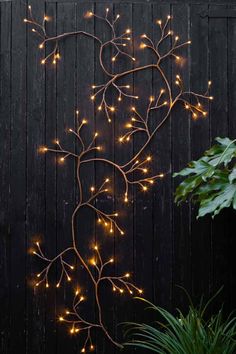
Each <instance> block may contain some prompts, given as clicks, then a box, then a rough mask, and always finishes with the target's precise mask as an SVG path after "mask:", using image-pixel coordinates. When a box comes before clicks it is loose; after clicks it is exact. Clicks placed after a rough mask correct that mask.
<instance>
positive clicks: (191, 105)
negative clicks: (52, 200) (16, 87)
mask: <svg viewBox="0 0 236 354" xmlns="http://www.w3.org/2000/svg"><path fill="white" fill-rule="evenodd" d="M28 9H29V17H28V18H27V19H24V22H26V23H28V24H30V25H32V31H33V32H34V33H35V34H37V35H38V36H39V38H40V40H41V42H40V44H39V48H40V49H42V48H44V47H45V46H46V44H47V43H49V42H51V43H53V49H52V50H51V51H50V53H49V54H48V55H47V56H46V57H44V58H43V59H42V60H41V64H42V65H44V64H46V63H47V62H48V61H51V62H52V63H53V64H54V65H56V64H57V62H58V60H60V59H61V56H60V49H59V42H60V41H62V40H63V39H65V38H67V37H70V36H79V35H83V36H86V37H90V38H92V39H94V40H95V41H96V42H98V44H99V47H100V50H99V62H100V66H101V68H102V70H103V72H104V73H105V74H106V75H107V77H108V79H107V82H105V83H103V84H94V85H92V89H93V93H92V95H91V97H90V99H91V100H92V101H95V99H96V100H99V103H98V105H97V109H98V110H99V111H104V113H105V116H106V117H107V119H108V122H111V121H112V113H113V112H115V111H116V107H115V106H113V105H111V104H110V103H109V102H108V98H107V97H108V92H109V91H110V89H115V91H116V92H117V94H118V101H121V100H122V99H123V98H128V99H131V100H132V101H133V100H137V99H138V96H136V95H133V94H130V93H129V92H130V88H131V87H130V85H129V84H127V85H123V84H122V85H120V84H119V79H121V78H124V77H128V76H130V75H131V74H134V73H137V72H140V71H144V70H149V69H151V70H156V71H157V72H158V73H159V75H160V77H161V78H162V80H163V82H164V88H161V89H160V91H159V93H158V95H157V96H156V97H154V96H151V97H150V98H149V103H148V105H147V109H146V112H145V115H142V114H141V113H140V112H139V111H138V109H137V108H136V107H135V106H133V107H131V118H130V121H128V122H127V124H126V128H127V131H126V133H124V134H123V135H122V136H120V137H119V139H118V140H119V142H120V143H125V142H128V141H130V139H131V138H132V137H133V136H134V135H136V134H137V133H142V134H143V144H142V145H141V147H140V148H139V150H138V151H137V152H136V153H135V154H134V155H133V156H132V157H131V158H130V159H129V160H128V161H126V162H125V163H123V164H118V163H116V162H114V161H112V160H110V159H106V158H103V157H97V155H96V157H91V152H94V151H96V152H97V154H99V151H100V150H101V147H100V146H99V145H97V137H98V133H97V132H95V133H94V135H93V137H92V138H91V141H90V143H89V144H86V143H85V140H84V138H83V134H84V133H83V131H84V129H86V128H85V126H86V125H87V123H88V122H87V120H85V119H83V120H80V119H79V112H78V111H76V115H77V117H78V127H77V128H76V129H75V130H74V129H69V130H68V132H69V133H71V134H72V135H74V136H75V137H76V139H77V142H78V152H77V153H75V152H73V151H69V150H67V149H65V148H64V147H63V146H62V145H61V143H60V142H59V140H56V141H55V145H56V147H55V148H49V147H46V146H44V147H40V149H39V150H40V152H42V153H46V152H50V153H55V154H57V155H58V156H59V158H58V162H59V163H63V162H64V161H65V160H66V159H69V158H72V159H74V160H75V162H76V172H77V173H76V178H77V184H78V189H79V201H78V204H77V205H76V207H75V209H74V211H73V214H72V217H71V236H72V238H71V246H70V247H68V248H66V249H64V250H62V251H61V252H60V253H59V254H57V255H56V256H55V257H54V258H49V257H48V256H46V255H45V253H44V252H43V250H42V248H41V245H40V243H39V242H36V245H35V249H34V251H33V254H34V255H36V256H37V257H38V258H40V259H41V260H42V261H44V263H45V266H44V268H43V269H42V271H41V272H40V273H38V274H37V277H36V278H37V280H36V282H35V286H37V287H38V286H40V285H42V284H44V285H45V287H46V288H49V287H50V283H49V272H50V269H51V267H52V266H53V265H54V264H55V263H59V264H60V267H61V272H60V276H59V279H58V280H57V283H56V287H57V288H59V287H60V285H61V283H62V281H63V279H64V277H65V278H66V279H67V281H69V282H70V281H72V277H71V272H72V271H73V270H74V266H73V265H71V264H69V263H68V262H67V261H66V260H65V257H66V256H67V255H68V254H69V253H71V254H74V255H75V256H76V258H77V260H78V261H79V263H80V264H81V265H82V266H83V269H84V270H85V272H87V274H88V276H89V278H90V281H91V284H92V286H93V289H94V293H95V303H96V308H97V311H98V319H97V321H95V322H90V321H89V320H87V319H86V318H84V317H82V315H81V304H82V302H83V301H84V300H85V298H84V296H83V295H81V293H80V291H79V290H76V291H75V294H74V300H73V303H72V309H71V310H70V311H66V313H65V315H63V316H62V315H61V316H60V317H59V321H61V322H65V323H66V324H68V325H69V326H70V333H71V334H77V333H84V334H85V336H84V337H85V342H84V345H83V347H82V349H81V353H85V352H86V351H87V350H93V349H94V344H93V342H92V337H91V331H92V330H94V329H100V330H102V331H103V332H104V334H105V335H106V336H107V338H108V339H109V340H110V341H111V342H112V343H113V344H114V345H116V346H118V347H122V345H121V344H119V343H118V342H117V341H116V340H115V339H113V338H112V337H111V334H110V333H109V332H108V330H107V328H106V325H105V323H104V318H103V317H104V316H103V311H102V308H101V299H100V294H99V288H100V286H101V284H102V283H105V282H107V283H108V284H110V285H111V289H112V290H113V291H114V292H118V293H120V294H122V293H124V292H126V293H128V294H131V295H133V294H142V289H140V288H138V287H137V286H136V285H134V284H133V283H132V282H131V281H130V280H129V278H130V274H129V273H126V274H123V275H121V276H110V275H105V273H104V270H107V269H109V265H111V264H112V263H113V262H114V258H111V259H108V260H105V261H104V260H103V258H102V256H101V253H100V249H99V246H98V245H95V246H94V248H93V252H94V257H93V258H92V259H91V260H90V261H89V262H87V260H86V259H85V257H84V256H83V255H82V254H81V252H80V250H79V248H78V245H77V238H76V226H75V223H76V218H77V215H78V213H79V212H80V210H81V209H83V208H88V209H91V210H92V211H93V212H94V213H95V215H96V217H97V221H98V223H99V224H101V225H103V226H104V228H105V229H106V230H107V231H108V232H109V233H110V234H113V233H114V232H115V231H116V232H118V233H119V234H120V235H124V230H123V229H122V227H121V226H120V225H119V223H118V221H117V220H118V216H119V215H118V212H110V213H107V212H105V211H103V210H102V209H100V208H98V207H97V206H96V204H95V201H96V200H97V199H98V198H99V197H100V196H101V195H104V194H109V191H110V188H109V183H110V178H105V179H104V181H103V183H102V184H101V185H100V186H92V187H91V188H90V195H89V197H85V193H84V192H85V190H84V187H83V184H82V180H81V167H82V166H83V165H86V164H93V163H102V164H104V165H108V166H110V167H112V168H113V169H114V170H115V171H117V172H118V174H119V176H120V178H121V181H123V185H124V191H123V200H124V202H128V201H129V190H130V186H132V185H137V186H139V187H141V189H142V190H143V191H146V190H147V189H148V187H149V186H150V185H152V184H153V183H154V182H155V181H156V180H157V179H160V178H163V177H164V174H163V173H158V174H153V175H152V174H150V173H149V170H150V165H151V162H152V157H151V156H148V155H145V154H146V150H147V148H148V145H149V143H150V141H151V140H152V139H153V137H154V136H155V135H156V133H157V132H158V130H159V129H160V128H161V127H162V125H163V124H164V123H165V122H166V121H167V119H168V118H169V117H170V114H171V112H172V110H173V108H174V106H176V104H177V103H180V104H182V105H183V106H184V108H185V109H186V110H188V111H190V112H191V114H192V117H193V119H196V118H198V117H200V116H202V117H205V116H206V115H207V111H206V109H205V108H204V102H203V103H202V101H208V100H212V99H213V97H212V96H210V95H209V87H210V85H211V82H210V81H209V82H208V89H207V91H206V92H205V93H204V94H199V93H195V92H193V91H187V90H185V89H184V83H183V81H182V78H181V76H180V75H176V78H175V85H176V87H177V93H176V94H174V93H173V91H172V88H171V83H170V82H169V80H168V78H167V75H166V73H165V72H164V70H163V69H162V67H161V64H162V62H163V61H164V60H167V59H171V58H174V59H175V60H176V61H177V62H178V61H180V60H181V58H180V57H179V55H177V53H178V50H179V49H181V48H182V47H185V46H187V45H190V44H191V41H189V40H188V41H187V42H184V43H180V42H179V37H178V36H174V33H173V31H171V30H170V29H169V27H170V26H169V22H170V20H171V16H167V18H166V20H165V21H164V22H162V21H161V20H158V21H157V25H158V26H159V27H160V38H159V40H158V41H157V43H156V44H155V43H154V42H153V40H152V39H151V38H149V37H148V36H147V35H146V34H143V35H142V36H141V44H140V49H147V50H150V51H151V52H152V53H153V54H154V56H155V58H156V62H155V63H150V64H146V65H144V66H138V65H137V66H135V65H134V67H133V68H132V69H129V70H124V71H122V72H119V73H117V74H114V73H112V72H110V70H109V69H108V68H107V67H106V65H105V63H104V60H103V53H104V49H105V48H106V47H107V46H112V47H113V49H114V51H113V55H112V57H111V61H112V62H115V61H116V60H117V59H118V58H119V56H125V57H127V58H128V59H129V60H131V61H133V62H134V64H135V58H134V57H133V56H132V55H130V54H129V53H128V52H126V51H125V48H126V47H127V43H129V42H130V41H131V40H132V38H131V34H132V31H131V29H126V30H125V31H124V33H122V34H121V35H118V34H117V33H116V28H115V24H116V22H117V21H118V19H119V18H120V15H116V17H115V19H114V20H111V19H110V17H111V16H110V15H109V9H108V8H107V9H106V10H105V15H104V16H99V15H97V14H95V13H93V12H91V11H89V12H87V13H86V14H85V18H88V19H89V18H91V17H95V18H97V19H98V20H101V21H103V22H104V23H105V24H106V25H107V26H108V27H109V28H110V29H111V39H109V40H107V41H105V42H103V41H102V40H101V39H100V38H98V37H97V36H95V35H94V34H91V33H88V32H85V31H82V30H79V31H73V32H67V33H62V34H59V35H56V36H53V37H50V36H49V35H48V34H47V32H46V27H45V23H46V22H47V21H48V20H49V18H48V16H46V15H45V16H44V18H43V21H42V23H39V22H37V21H36V20H35V19H34V18H33V15H32V12H31V7H30V6H29V8H28ZM170 37H171V38H172V45H171V47H170V49H169V50H167V51H166V52H165V53H162V52H161V51H160V46H161V44H162V43H163V42H165V40H167V39H168V38H170ZM123 48H124V49H123ZM157 111H159V112H160V113H162V112H163V118H162V119H161V121H160V122H159V123H157V124H156V126H155V127H154V128H152V129H151V127H150V125H151V124H150V114H151V113H152V112H157ZM152 126H153V123H152ZM92 268H94V269H92ZM106 274H107V273H106Z"/></svg>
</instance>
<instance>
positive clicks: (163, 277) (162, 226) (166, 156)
mask: <svg viewBox="0 0 236 354" xmlns="http://www.w3.org/2000/svg"><path fill="white" fill-rule="evenodd" d="M170 14H171V7H170V5H168V4H167V5H154V6H153V23H154V25H153V36H154V40H156V41H157V40H158V38H159V36H160V29H159V26H158V25H157V24H156V23H155V20H156V19H162V21H163V22H164V21H165V20H166V18H167V16H168V15H170ZM170 26H171V25H170ZM170 45H171V39H170V38H168V39H167V40H166V41H165V43H164V44H163V46H162V51H163V52H167V51H168V50H169V49H170ZM171 62H172V59H170V58H168V59H167V60H166V61H165V62H164V63H163V65H162V68H163V70H164V72H165V74H166V77H167V78H168V80H169V81H171ZM162 88H165V89H166V87H165V84H164V82H163V81H160V75H159V74H157V75H155V76H154V79H153V94H154V95H156V96H157V95H158V94H159V91H160V90H161V89H162ZM167 98H168V96H167V95H165V98H163V101H164V100H165V99H167ZM163 114H164V110H163V109H162V110H160V113H158V112H157V113H155V112H154V113H153V116H152V119H153V124H155V125H156V124H157V122H158V121H159V120H160V119H161V117H162V118H163ZM152 153H153V156H156V160H155V165H156V166H157V167H156V169H157V171H156V172H160V173H164V174H165V177H164V178H163V179H161V180H159V181H158V182H157V186H156V187H155V190H154V200H153V203H154V205H153V209H154V210H153V227H154V235H153V289H154V294H153V297H154V302H155V303H156V304H158V305H159V306H163V305H164V304H165V306H166V307H167V308H168V309H170V308H171V300H172V257H173V255H172V253H173V250H172V244H173V240H172V202H171V199H172V194H171V185H172V181H171V179H172V176H171V118H169V119H168V120H167V122H166V123H165V124H164V125H163V126H162V127H161V129H160V130H159V131H158V132H157V137H156V140H155V145H154V146H153V151H152Z"/></svg>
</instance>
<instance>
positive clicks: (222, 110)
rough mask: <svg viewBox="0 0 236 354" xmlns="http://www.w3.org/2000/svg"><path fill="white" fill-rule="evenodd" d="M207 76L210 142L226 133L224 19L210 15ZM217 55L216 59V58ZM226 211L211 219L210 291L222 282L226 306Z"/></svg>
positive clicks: (220, 7) (227, 250)
mask: <svg viewBox="0 0 236 354" xmlns="http://www.w3.org/2000/svg"><path fill="white" fill-rule="evenodd" d="M225 8H226V7H225V6H212V7H210V9H211V10H224V9H225ZM209 52H210V76H211V77H212V80H213V82H215V85H214V84H213V90H212V95H213V96H214V98H215V99H214V101H213V103H212V104H211V133H210V134H211V142H213V140H214V139H215V137H217V136H221V137H224V136H228V133H229V131H228V104H227V99H228V86H227V85H228V82H227V80H228V74H227V73H228V67H227V57H228V46H227V19H221V18H213V19H210V22H209ZM216 58H217V60H216ZM227 219H228V214H227V211H224V212H223V213H222V214H220V215H218V216H217V217H216V218H215V219H214V220H213V221H212V249H213V260H212V264H213V291H216V290H217V289H219V288H220V287H221V286H222V285H224V290H223V292H222V294H221V295H220V296H218V299H217V300H216V303H217V301H218V303H219V306H220V304H221V303H222V302H225V304H227V305H225V309H226V308H227V306H228V300H229V298H228V293H227V292H228V289H229V288H228V286H229V272H228V269H229V257H228V252H229V227H228V220H227Z"/></svg>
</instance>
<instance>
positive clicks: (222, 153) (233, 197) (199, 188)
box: [174, 138, 236, 217]
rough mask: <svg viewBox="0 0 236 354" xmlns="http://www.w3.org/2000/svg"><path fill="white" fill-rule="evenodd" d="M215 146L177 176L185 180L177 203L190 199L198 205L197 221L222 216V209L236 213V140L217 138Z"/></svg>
mask: <svg viewBox="0 0 236 354" xmlns="http://www.w3.org/2000/svg"><path fill="white" fill-rule="evenodd" d="M215 140H216V144H215V145H214V146H212V147H211V148H210V149H209V150H207V151H206V152H205V153H204V155H203V156H202V157H201V158H200V159H199V160H197V161H192V162H190V163H189V164H188V167H186V168H184V169H183V170H182V171H180V172H178V173H175V174H174V177H176V176H182V177H184V180H183V181H182V182H181V183H180V185H179V186H178V187H177V189H176V192H175V202H176V203H178V204H180V203H181V202H184V201H186V200H187V198H188V197H191V199H192V200H193V201H194V202H196V203H198V204H199V211H198V217H202V216H204V215H206V214H211V215H212V217H214V216H215V215H217V214H219V213H220V211H221V210H222V209H223V208H228V207H233V209H236V164H235V161H234V159H235V157H236V139H235V140H230V139H229V138H216V139H215Z"/></svg>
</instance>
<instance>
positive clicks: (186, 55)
mask: <svg viewBox="0 0 236 354" xmlns="http://www.w3.org/2000/svg"><path fill="white" fill-rule="evenodd" d="M172 15H173V28H172V29H173V31H174V33H175V34H176V35H178V36H179V37H180V40H181V41H183V42H185V41H187V40H188V39H189V37H190V28H189V6H188V5H180V6H177V5H174V6H173V8H172ZM179 55H180V56H181V57H182V59H181V60H180V64H178V63H177V65H175V63H173V69H172V82H173V86H172V90H173V91H174V92H177V90H178V89H177V90H176V89H175V88H174V86H175V76H176V75H178V74H179V75H180V76H181V78H182V80H183V82H184V86H185V89H186V90H188V89H189V80H190V75H189V65H190V64H189V59H190V49H189V47H188V46H187V47H185V48H183V49H181V51H180V54H179ZM181 64H182V65H181ZM190 120H191V116H190V115H188V113H187V112H185V111H184V108H183V106H182V105H179V106H176V107H175V110H174V111H173V114H172V116H171V121H172V128H171V129H172V168H173V172H175V171H179V170H180V169H182V168H183V167H184V166H185V165H186V164H187V162H188V161H189V160H190ZM178 182H179V181H178V179H177V178H175V179H174V180H173V188H174V190H175V189H176V186H177V184H178ZM190 225H191V223H190V206H189V204H185V205H182V206H180V207H178V206H176V205H174V206H173V231H172V232H173V252H174V260H173V305H174V307H176V306H178V307H180V308H183V307H184V305H185V304H186V297H185V294H184V293H183V291H181V290H180V289H178V288H177V286H178V285H180V286H182V287H184V288H185V289H186V290H187V291H189V292H190V290H191V242H190V233H191V230H190Z"/></svg>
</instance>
